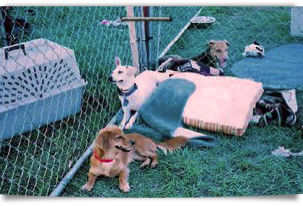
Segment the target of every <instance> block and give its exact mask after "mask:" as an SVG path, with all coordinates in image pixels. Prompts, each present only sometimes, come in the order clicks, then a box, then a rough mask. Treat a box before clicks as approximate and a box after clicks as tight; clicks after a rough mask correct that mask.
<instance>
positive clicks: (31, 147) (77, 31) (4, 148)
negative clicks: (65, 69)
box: [0, 7, 303, 196]
mask: <svg viewBox="0 0 303 206" xmlns="http://www.w3.org/2000/svg"><path fill="white" fill-rule="evenodd" d="M1 12H2V19H1V22H2V23H3V26H2V28H1V29H2V30H1V31H2V33H1V35H2V36H1V37H2V38H1V42H0V46H1V47H4V46H8V45H11V44H14V43H21V42H27V41H30V40H34V39H39V38H44V39H48V40H50V41H52V42H55V43H57V44H59V45H62V46H64V47H67V48H70V49H72V50H74V53H75V57H76V61H77V65H78V67H79V70H80V75H81V77H82V78H83V79H85V81H86V82H87V86H86V87H85V90H84V92H83V99H82V104H81V109H80V111H79V112H78V113H77V114H76V115H70V116H67V117H64V118H63V119H61V120H58V121H56V122H52V123H49V124H46V125H43V126H40V127H39V128H37V129H33V130H31V131H28V132H25V133H22V134H18V135H15V136H14V137H13V138H10V139H5V140H1V147H0V165H1V166H0V171H1V179H0V193H1V194H9V195H16V194H18V195H49V194H50V193H51V192H52V190H53V189H54V188H55V187H56V185H58V183H59V182H60V181H61V179H62V178H63V177H64V176H65V174H66V173H67V172H68V171H69V170H70V169H71V168H72V167H73V165H74V164H75V162H76V161H77V160H78V159H79V158H80V157H81V155H82V154H83V152H84V151H85V150H86V149H87V148H88V147H89V146H90V144H91V143H92V140H93V139H94V138H95V134H96V132H97V131H98V130H99V129H100V128H102V127H104V126H105V125H106V124H107V123H108V122H109V121H110V120H111V118H112V117H113V116H114V115H115V114H116V112H117V111H118V110H119V108H120V102H119V100H118V98H117V95H118V94H117V92H116V87H115V85H111V84H109V83H108V81H107V76H108V75H109V74H110V73H111V71H112V69H113V68H114V57H115V56H119V57H120V58H121V60H122V64H124V65H131V64H132V52H131V49H130V39H129V29H128V27H127V25H125V24H124V23H123V22H120V21H115V20H116V19H118V18H120V17H122V16H126V9H125V7H12V8H7V7H5V8H4V7H3V8H1ZM149 12H150V14H149V15H150V16H155V17H171V18H172V21H171V22H161V21H155V22H150V23H149V36H147V37H148V39H146V38H145V37H143V34H142V33H141V32H142V22H136V28H137V29H136V32H137V36H138V35H139V38H138V39H137V42H138V45H139V46H138V49H139V59H140V66H141V68H144V67H147V68H150V69H155V68H156V67H157V57H159V56H160V55H161V54H176V55H180V56H182V57H192V56H195V55H197V54H199V53H201V52H202V51H204V50H205V49H206V42H207V41H209V40H211V39H215V40H223V39H225V40H228V41H229V42H230V52H229V53H230V58H229V60H228V65H227V69H228V67H230V66H231V65H232V64H233V63H235V62H237V61H239V60H240V59H241V58H242V56H241V55H242V52H243V50H244V48H245V46H246V45H248V44H251V43H253V42H254V41H258V42H259V43H260V44H262V45H263V46H264V47H265V51H266V50H270V49H271V48H274V47H277V46H280V45H283V44H287V43H294V42H296V43H302V42H303V40H302V38H301V37H293V36H292V35H291V34H290V22H291V8H290V7H152V8H150V10H149ZM134 14H135V16H142V14H143V10H142V8H141V7H134ZM195 15H202V16H213V17H215V18H216V21H215V23H214V24H213V25H212V26H210V27H207V28H197V27H195V26H193V25H191V24H190V20H191V18H193V17H194V16H195ZM9 19H10V20H9ZM14 22H15V23H14ZM16 22H17V23H16ZM5 23H6V27H7V28H4V27H5V26H4V24H5ZM9 26H11V28H12V29H10V28H9ZM8 32H9V34H8ZM140 33H141V34H140ZM140 35H141V36H140ZM173 40H175V41H174V42H173V43H172V41H173ZM146 42H148V43H149V46H148V47H146ZM143 50H145V51H144V52H143ZM25 51H26V48H25ZM19 55H23V54H22V53H21V52H19ZM1 58H2V57H1ZM144 58H147V59H148V60H143V59H144ZM0 62H1V63H0V69H1V66H3V67H5V60H4V59H1V60H0ZM37 66H38V65H37ZM0 74H1V73H0ZM2 80H3V79H1V78H0V83H1V81H2ZM17 82H18V80H17ZM19 83H20V84H21V83H22V82H19ZM0 88H2V90H0V91H4V90H5V86H3V85H1V84H0ZM0 95H1V94H0ZM0 106H1V105H0ZM45 109H46V110H48V109H49V108H47V107H45ZM0 111H1V110H0ZM51 112H52V113H56V111H51ZM0 115H1V113H0ZM0 118H5V117H3V116H0ZM6 118H7V117H6ZM5 126H12V125H4V127H5ZM0 128H1V127H0ZM0 135H1V131H0ZM1 139H2V138H1ZM85 164H86V163H85ZM86 166H87V165H86ZM86 172H87V171H86V170H85V172H82V171H80V172H78V173H77V176H76V178H80V177H81V178H82V179H86ZM83 183H84V182H83ZM68 187H70V189H68V191H74V193H73V194H65V195H66V196H77V195H81V194H78V193H77V192H75V191H78V190H79V187H78V186H77V187H78V188H75V189H74V190H73V189H72V188H73V187H76V186H75V185H74V184H71V185H68Z"/></svg>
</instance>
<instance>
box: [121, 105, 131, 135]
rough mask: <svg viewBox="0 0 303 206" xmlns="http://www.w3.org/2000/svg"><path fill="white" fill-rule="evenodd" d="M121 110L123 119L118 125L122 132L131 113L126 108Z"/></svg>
mask: <svg viewBox="0 0 303 206" xmlns="http://www.w3.org/2000/svg"><path fill="white" fill-rule="evenodd" d="M122 109H123V119H122V121H121V123H120V125H119V128H120V129H122V130H123V129H124V128H125V124H126V122H127V120H128V119H129V118H130V115H131V111H130V110H128V109H126V108H122Z"/></svg>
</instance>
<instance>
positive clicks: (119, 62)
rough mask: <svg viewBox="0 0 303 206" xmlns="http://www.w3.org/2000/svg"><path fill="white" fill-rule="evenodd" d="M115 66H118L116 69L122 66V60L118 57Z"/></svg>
mask: <svg viewBox="0 0 303 206" xmlns="http://www.w3.org/2000/svg"><path fill="white" fill-rule="evenodd" d="M115 65H116V67H117V66H120V65H121V60H120V58H119V57H117V56H116V57H115Z"/></svg>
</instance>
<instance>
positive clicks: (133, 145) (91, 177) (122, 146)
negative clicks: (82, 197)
mask: <svg viewBox="0 0 303 206" xmlns="http://www.w3.org/2000/svg"><path fill="white" fill-rule="evenodd" d="M186 142H187V138H185V137H176V138H173V139H170V140H167V141H165V142H163V143H160V144H156V143H154V142H153V141H152V140H151V139H149V138H146V137H144V136H142V135H139V134H124V133H123V131H122V130H121V129H120V128H119V127H117V126H109V127H106V128H104V129H101V130H100V131H99V133H98V135H97V137H96V139H95V141H94V149H93V155H92V156H91V158H90V169H89V172H88V182H86V184H85V185H83V186H82V189H83V190H88V191H91V190H92V188H93V186H94V183H95V181H96V178H97V177H98V176H100V175H104V176H107V177H115V176H119V185H120V189H121V190H122V191H124V192H128V191H129V190H130V186H129V183H128V175H129V169H128V165H129V163H130V162H132V161H133V160H134V159H135V160H140V161H144V162H143V163H142V164H141V166H140V167H144V166H147V165H149V164H150V163H151V166H152V167H155V166H156V165H157V164H158V160H157V159H158V157H157V153H156V151H157V148H159V149H161V150H163V151H164V153H165V154H166V153H167V151H173V150H175V149H178V148H180V147H181V146H184V145H185V144H186Z"/></svg>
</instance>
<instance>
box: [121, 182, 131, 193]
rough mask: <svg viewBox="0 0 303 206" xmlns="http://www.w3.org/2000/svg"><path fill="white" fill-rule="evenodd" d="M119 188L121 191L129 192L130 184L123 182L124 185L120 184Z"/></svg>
mask: <svg viewBox="0 0 303 206" xmlns="http://www.w3.org/2000/svg"><path fill="white" fill-rule="evenodd" d="M120 189H121V190H122V191H123V192H129V190H130V186H129V184H128V183H127V184H124V185H120Z"/></svg>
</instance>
